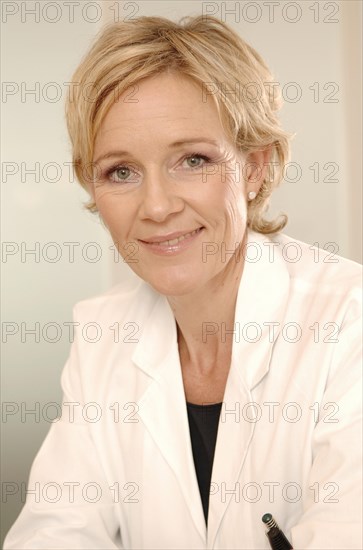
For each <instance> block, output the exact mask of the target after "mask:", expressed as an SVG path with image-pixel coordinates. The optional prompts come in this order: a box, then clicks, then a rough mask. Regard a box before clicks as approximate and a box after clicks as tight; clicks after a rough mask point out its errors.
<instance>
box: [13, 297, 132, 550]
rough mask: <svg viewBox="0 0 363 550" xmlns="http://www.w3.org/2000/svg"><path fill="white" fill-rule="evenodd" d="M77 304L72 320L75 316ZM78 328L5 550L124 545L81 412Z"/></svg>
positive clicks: (109, 548) (108, 491)
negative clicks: (56, 408) (58, 409)
mask: <svg viewBox="0 0 363 550" xmlns="http://www.w3.org/2000/svg"><path fill="white" fill-rule="evenodd" d="M76 308H77V306H75V308H74V310H73V319H76V316H77V314H76ZM78 338H80V336H79V335H77V330H76V331H75V338H74V341H73V343H72V344H71V350H70V355H69V358H68V360H67V362H66V364H65V366H64V369H63V372H62V378H61V383H62V390H63V401H62V414H61V417H60V419H59V420H58V421H56V422H54V423H53V424H52V425H51V428H50V430H49V432H48V434H47V436H46V438H45V440H44V442H43V444H42V446H41V448H40V450H39V452H38V453H37V455H36V457H35V459H34V462H33V465H32V467H31V471H30V476H29V483H28V489H29V490H30V491H31V492H29V493H28V494H27V498H26V502H25V504H24V507H23V509H22V511H21V513H20V515H19V517H18V519H17V520H16V521H15V523H14V524H13V526H12V527H11V529H10V531H9V532H8V534H7V536H6V538H5V541H4V550H15V549H16V550H21V549H28V548H32V549H37V550H40V549H47V550H50V549H56V548H57V549H60V548H62V549H67V548H68V549H87V550H88V549H96V548H97V549H101V548H104V549H107V550H111V549H115V548H123V546H122V543H121V535H120V531H119V523H120V522H119V521H118V519H117V512H118V510H117V508H118V506H117V504H115V503H114V499H113V498H112V492H111V491H110V488H109V487H108V485H107V483H106V479H105V476H104V474H103V471H102V466H101V464H100V462H99V460H98V457H97V452H96V449H95V447H94V444H93V442H92V438H91V435H90V431H89V426H90V425H89V423H88V424H87V423H86V421H85V420H84V418H83V416H82V413H81V412H80V411H82V385H81V377H80V369H79V365H80V357H79V342H78Z"/></svg>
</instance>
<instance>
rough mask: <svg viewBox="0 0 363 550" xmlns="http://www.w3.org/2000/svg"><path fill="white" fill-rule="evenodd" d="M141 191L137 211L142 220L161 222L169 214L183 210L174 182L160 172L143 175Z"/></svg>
mask: <svg viewBox="0 0 363 550" xmlns="http://www.w3.org/2000/svg"><path fill="white" fill-rule="evenodd" d="M142 189H143V191H142V197H141V205H140V210H139V214H140V217H141V218H142V219H149V220H153V221H155V222H163V221H164V220H165V219H166V218H167V217H168V216H169V215H170V214H175V213H177V212H181V211H182V210H183V208H184V201H183V199H182V197H181V196H180V194H179V192H178V189H177V183H176V181H174V180H173V179H172V178H171V177H168V176H167V175H165V174H162V172H161V171H160V170H157V171H156V170H155V171H153V172H149V173H148V174H145V175H144V179H143V185H142Z"/></svg>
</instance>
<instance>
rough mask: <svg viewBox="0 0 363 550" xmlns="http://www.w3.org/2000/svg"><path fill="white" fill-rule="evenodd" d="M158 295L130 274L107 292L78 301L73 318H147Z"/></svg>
mask: <svg viewBox="0 0 363 550" xmlns="http://www.w3.org/2000/svg"><path fill="white" fill-rule="evenodd" d="M159 298H160V295H159V294H158V293H157V292H156V291H155V290H154V289H153V288H152V287H151V286H150V285H149V284H147V283H146V282H145V281H143V280H142V279H141V278H139V277H138V276H137V275H134V274H131V275H130V276H129V277H127V278H125V280H123V281H122V282H119V283H117V284H115V285H113V286H112V287H111V288H109V289H108V290H106V291H104V292H102V293H100V294H97V295H94V296H91V297H89V298H86V299H84V300H80V301H78V302H77V303H76V304H75V305H74V307H73V315H74V317H79V316H82V317H85V318H88V319H97V320H102V319H104V320H105V321H106V322H107V320H112V319H117V320H120V321H121V320H122V319H127V318H136V317H137V318H140V317H144V316H148V315H149V314H150V313H151V311H152V309H153V308H154V306H155V304H156V302H157V301H158V299H159Z"/></svg>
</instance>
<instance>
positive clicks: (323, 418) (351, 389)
mask: <svg viewBox="0 0 363 550" xmlns="http://www.w3.org/2000/svg"><path fill="white" fill-rule="evenodd" d="M359 303H360V299H358V300H357V301H355V304H354V305H353V307H351V308H350V311H349V313H348V314H347V315H346V317H345V320H344V323H343V324H342V327H341V330H340V333H339V336H338V342H337V344H336V346H337V347H336V348H335V353H334V358H333V361H332V363H331V365H330V375H329V379H328V380H327V384H326V388H325V392H324V397H323V401H322V402H321V403H320V414H319V420H318V422H317V423H316V426H315V429H314V435H313V441H312V451H313V461H312V466H311V470H310V473H309V479H308V483H307V489H306V491H305V495H304V511H303V515H302V516H301V517H300V520H299V522H298V524H297V525H295V526H294V527H293V528H292V530H291V539H292V540H291V542H292V546H293V548H294V549H296V550H298V549H299V550H303V549H304V550H310V549H311V550H312V549H314V550H315V549H322V550H332V549H335V550H338V549H339V550H341V549H344V550H351V549H357V550H358V549H362V548H363V546H362V533H361V522H362V496H361V490H362V446H361V437H362V422H361V399H362V381H361V368H362V353H361V338H362V318H361V314H360V311H359V310H360V306H357V304H359Z"/></svg>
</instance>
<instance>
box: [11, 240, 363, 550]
mask: <svg viewBox="0 0 363 550" xmlns="http://www.w3.org/2000/svg"><path fill="white" fill-rule="evenodd" d="M272 241H274V242H275V243H276V244H275V245H271V242H272ZM269 243H270V244H269ZM297 254H298V255H299V256H300V257H297V256H296V255H297ZM334 260H335V262H334ZM332 261H333V263H332ZM360 284H361V267H360V266H359V265H358V264H357V263H355V262H352V261H349V260H346V259H343V258H341V257H335V258H334V257H332V256H331V254H329V253H328V252H324V251H322V250H321V249H320V250H319V249H317V248H313V247H310V246H309V245H307V244H305V243H302V242H300V241H296V240H293V239H291V238H290V237H288V236H286V235H284V234H279V235H274V236H273V237H268V236H264V235H261V234H258V233H255V232H252V231H249V245H248V253H247V258H246V263H245V268H244V273H243V276H242V279H241V284H240V287H239V292H238V297H237V303H236V311H235V329H236V333H235V335H234V342H233V351H232V360H231V367H230V371H229V376H228V380H227V385H226V389H225V395H224V400H223V406H222V410H221V418H220V423H219V428H218V437H217V443H216V450H215V456H214V463H213V472H212V483H211V495H210V505H209V517H208V529H207V528H206V525H205V520H204V516H203V509H202V504H201V499H200V494H199V488H198V483H197V478H196V474H195V469H194V462H193V454H192V447H191V442H190V434H189V426H188V417H187V410H186V403H185V394H184V389H183V380H182V374H181V368H180V362H179V355H178V346H177V332H176V323H175V319H174V317H173V314H172V310H171V308H170V306H169V304H168V302H167V300H166V298H165V297H164V296H162V295H159V294H158V293H156V292H155V291H154V290H153V289H152V288H151V287H150V286H149V285H148V284H146V283H145V282H143V281H141V280H140V279H138V278H136V277H135V279H134V282H132V283H129V284H128V286H127V287H126V286H125V285H124V284H120V285H117V286H116V287H114V288H112V289H111V290H110V291H108V292H107V293H105V294H103V295H101V296H98V297H95V298H92V299H89V300H85V301H82V302H79V303H78V304H76V306H75V308H74V311H73V314H74V321H75V322H76V323H79V325H78V326H77V328H76V333H75V340H74V343H73V344H72V346H71V351H70V356H69V359H68V361H67V363H66V365H65V367H64V371H63V374H62V388H63V391H64V404H63V413H62V417H61V419H60V420H59V421H57V422H55V423H54V424H52V426H51V429H50V431H49V433H48V435H47V437H46V439H45V441H44V443H43V445H42V447H41V449H40V451H39V452H38V454H37V456H36V458H35V461H34V463H33V466H32V470H31V474H30V480H29V489H32V490H33V491H34V492H33V493H31V494H29V496H28V499H27V502H26V504H25V505H24V508H23V510H22V512H21V514H20V516H19V518H18V519H17V521H16V522H15V524H14V525H13V527H12V528H11V530H10V531H9V533H8V535H7V538H6V541H5V545H4V548H5V549H6V550H11V549H17V550H19V549H23V548H24V549H25V548H34V549H35V548H36V549H48V550H49V549H54V548H59V549H60V548H62V549H63V548H68V549H81V548H83V549H93V548H100V549H101V548H104V549H112V548H130V549H131V548H132V549H165V550H166V549H167V550H170V549H183V550H186V549H202V548H208V549H212V548H214V549H228V550H230V549H249V550H251V549H268V548H269V543H268V540H267V537H266V535H265V529H264V526H263V524H262V522H261V516H262V515H263V514H264V513H266V512H271V513H272V514H273V516H274V517H275V519H276V521H277V522H278V524H279V525H280V527H281V528H282V529H283V530H284V532H285V534H286V536H287V537H288V538H289V539H290V541H291V542H292V544H293V547H294V549H304V550H309V549H321V550H323V549H324V550H327V549H333V548H334V549H340V550H341V549H344V550H347V549H353V548H355V549H358V548H359V549H361V548H362V539H361V534H360V520H361V500H360V491H361V484H360V481H359V480H360V473H361V466H362V463H361V454H360V437H361V435H360V434H361V431H360V392H361V386H360V382H359V378H360V338H361V328H362V327H361V317H360V304H361V292H360ZM206 322H208V319H206ZM87 323H94V325H90V324H88V325H87ZM272 323H274V324H272ZM86 325H87V327H86V328H85V326H86ZM110 327H111V328H110ZM117 328H118V329H119V330H118V331H117ZM216 328H218V327H215V326H214V325H212V324H209V325H208V326H207V325H206V326H205V329H206V330H212V331H213V330H216ZM219 328H220V330H222V327H219ZM86 329H87V330H86ZM96 329H97V330H96ZM97 331H98V334H97ZM82 333H83V334H82ZM97 337H99V338H98V341H94V342H93V343H91V342H90V340H91V339H94V340H96V339H97ZM221 337H223V335H222V333H221ZM87 340H88V341H87ZM67 403H68V404H67ZM71 403H72V405H71ZM77 403H78V405H77ZM72 411H73V412H72ZM92 501H93V502H92Z"/></svg>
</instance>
